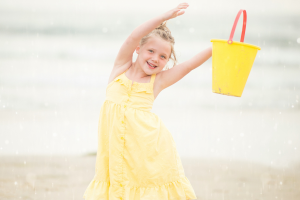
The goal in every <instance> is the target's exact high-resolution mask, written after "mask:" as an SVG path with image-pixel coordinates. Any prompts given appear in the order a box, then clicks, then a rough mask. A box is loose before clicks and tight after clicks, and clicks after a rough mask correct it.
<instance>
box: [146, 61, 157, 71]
mask: <svg viewBox="0 0 300 200" xmlns="http://www.w3.org/2000/svg"><path fill="white" fill-rule="evenodd" d="M147 64H148V66H149V67H150V68H152V69H154V68H155V67H157V66H155V65H153V66H152V65H151V64H150V63H148V61H147Z"/></svg>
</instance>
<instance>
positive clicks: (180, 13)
mask: <svg viewBox="0 0 300 200" xmlns="http://www.w3.org/2000/svg"><path fill="white" fill-rule="evenodd" d="M184 13H185V11H184V10H181V11H179V12H177V16H179V15H183V14H184Z"/></svg>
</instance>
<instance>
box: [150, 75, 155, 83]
mask: <svg viewBox="0 0 300 200" xmlns="http://www.w3.org/2000/svg"><path fill="white" fill-rule="evenodd" d="M155 77H156V74H152V75H151V80H150V83H151V84H153V83H154V80H155Z"/></svg>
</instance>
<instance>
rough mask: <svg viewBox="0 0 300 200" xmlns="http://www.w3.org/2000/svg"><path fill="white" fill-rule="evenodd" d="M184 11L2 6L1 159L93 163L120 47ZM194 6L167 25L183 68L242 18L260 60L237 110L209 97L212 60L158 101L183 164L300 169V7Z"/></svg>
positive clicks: (79, 4)
mask: <svg viewBox="0 0 300 200" xmlns="http://www.w3.org/2000/svg"><path fill="white" fill-rule="evenodd" d="M178 3H180V1H164V2H161V1H152V2H151V4H149V2H146V1H133V0H130V1H126V3H124V2H121V1H109V2H98V1H89V2H85V1H82V0H81V1H76V2H73V1H58V0H54V1H51V2H47V1H34V0H29V1H26V2H23V1H2V2H1V4H0V43H1V48H0V154H9V155H15V154H22V155H23V154H24V155H32V154H53V155H54V154H85V153H90V152H94V151H96V149H97V126H98V117H99V112H100V108H101V105H102V103H103V102H104V100H105V88H106V85H107V82H108V76H109V74H110V72H111V69H112V64H113V61H114V59H115V57H116V55H117V53H118V50H119V48H120V46H121V45H122V42H123V41H124V40H125V39H126V37H127V36H128V35H129V34H130V33H131V31H132V30H133V29H134V28H135V27H137V26H138V25H140V24H141V23H143V22H145V21H146V20H148V19H151V18H152V17H155V16H157V15H158V14H161V13H162V12H164V11H167V10H169V9H171V8H172V7H174V6H176V5H177V4H178ZM188 3H189V4H190V7H189V8H188V9H187V10H186V13H185V14H184V15H182V16H180V17H178V18H175V19H172V20H169V21H168V27H169V28H170V29H171V31H172V34H173V36H174V38H175V51H176V54H177V57H178V62H179V63H180V62H183V61H185V60H187V59H190V58H191V57H193V56H194V55H196V54H197V53H198V52H199V51H201V50H203V49H204V48H206V47H209V46H211V42H210V40H211V39H228V38H229V35H230V31H231V28H232V25H233V22H234V19H235V16H236V14H237V12H238V11H239V9H241V8H243V9H246V10H247V14H248V16H247V17H248V18H247V28H246V35H245V41H244V42H245V43H249V44H253V45H257V46H259V47H261V50H260V51H258V53H257V56H256V59H255V62H254V64H253V67H252V70H251V73H250V75H249V78H248V80H247V84H246V87H245V89H244V92H243V96H242V97H241V98H236V97H229V96H223V95H219V94H215V93H212V89H211V87H212V64H211V58H210V59H209V60H208V61H207V62H205V63H204V64H203V65H201V66H199V67H198V68H196V69H195V70H193V71H192V72H191V73H189V74H188V75H187V76H185V77H184V78H183V79H182V80H180V81H179V82H177V83H175V84H174V85H172V86H171V87H169V88H167V89H165V90H164V91H162V92H161V93H160V94H159V95H158V97H157V99H156V100H155V102H154V106H153V110H152V112H154V113H156V114H157V115H158V116H160V117H161V119H162V120H163V121H164V123H165V124H166V126H167V127H168V129H169V130H170V131H171V133H172V135H173V137H174V140H175V142H176V144H177V149H178V152H179V154H180V155H181V156H184V157H216V158H226V159H240V160H241V159H242V160H248V161H253V162H261V163H265V164H270V165H275V166H277V165H278V166H283V165H289V164H290V163H293V162H297V161H299V160H300V157H299V155H300V153H299V150H300V105H299V101H300V81H299V80H300V79H299V75H300V34H299V33H300V26H299V25H300V12H299V11H300V9H299V8H300V2H299V1H290V0H289V1H284V2H282V1H257V0H255V1H251V2H250V1H234V0H231V1H226V3H224V2H223V1H213V2H205V3H203V2H202V3H200V2H198V1H188ZM241 21H242V16H241V19H240V21H239V23H238V25H237V28H236V32H235V36H234V41H239V38H240V34H241V26H242V23H241ZM136 56H137V55H136V54H134V60H135V59H136ZM169 65H172V63H169Z"/></svg>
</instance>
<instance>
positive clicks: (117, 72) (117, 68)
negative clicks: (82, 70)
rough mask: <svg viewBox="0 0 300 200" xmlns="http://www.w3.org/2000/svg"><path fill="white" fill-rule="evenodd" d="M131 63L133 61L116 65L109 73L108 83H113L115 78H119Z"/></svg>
mask: <svg viewBox="0 0 300 200" xmlns="http://www.w3.org/2000/svg"><path fill="white" fill-rule="evenodd" d="M131 64H132V63H126V64H125V65H121V66H114V67H113V69H112V71H111V73H110V75H109V78H108V84H109V83H111V82H112V81H113V80H114V79H115V78H117V77H118V76H119V75H121V74H122V73H123V72H125V71H126V70H127V69H128V68H129V67H130V66H131Z"/></svg>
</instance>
